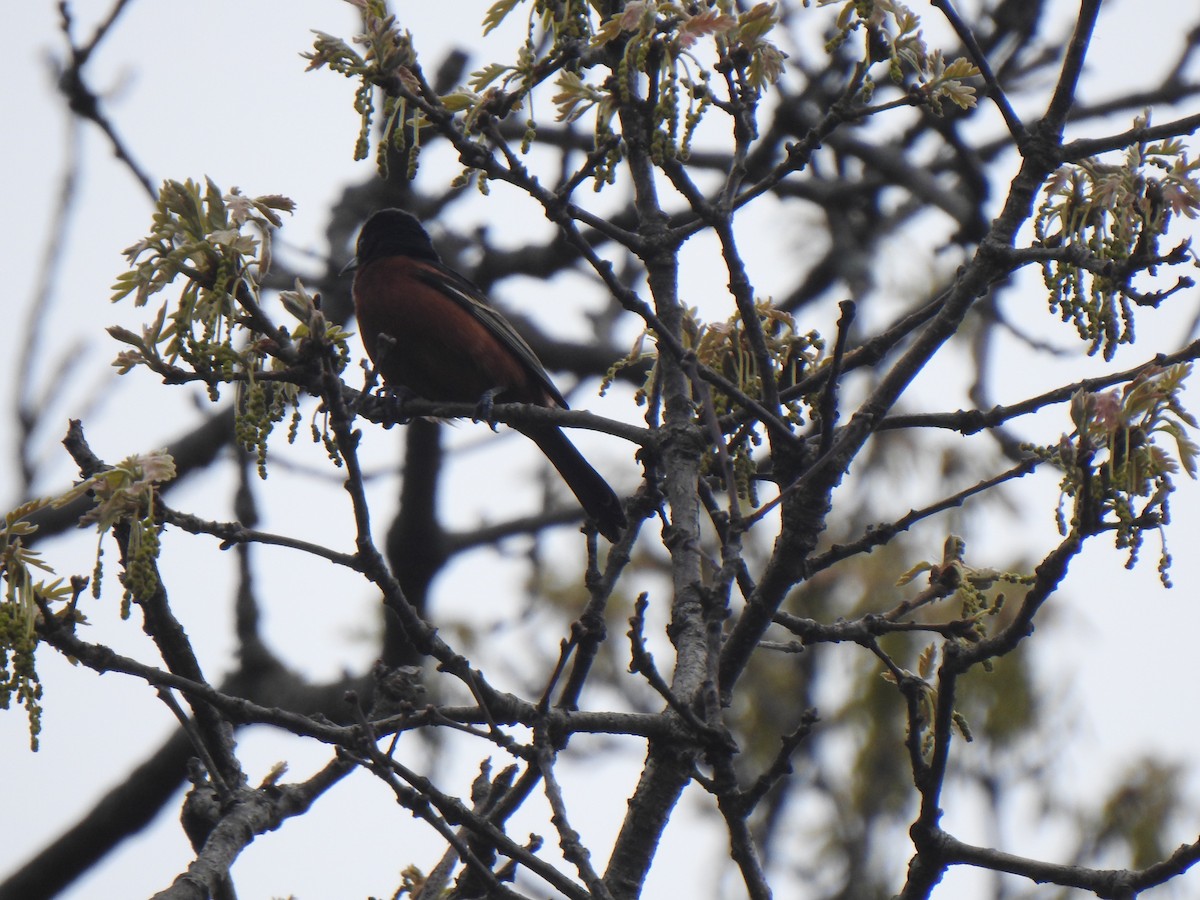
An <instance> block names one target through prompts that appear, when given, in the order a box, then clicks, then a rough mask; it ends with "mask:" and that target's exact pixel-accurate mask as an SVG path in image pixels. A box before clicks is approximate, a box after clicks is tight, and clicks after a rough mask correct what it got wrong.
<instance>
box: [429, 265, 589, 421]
mask: <svg viewBox="0 0 1200 900" xmlns="http://www.w3.org/2000/svg"><path fill="white" fill-rule="evenodd" d="M419 268H420V273H419V274H418V276H417V277H418V278H419V279H420V280H421V281H424V282H425V283H426V284H428V285H429V286H430V287H433V288H436V289H437V290H439V291H441V292H442V293H444V294H445V295H446V296H447V297H449V298H450V299H451V300H453V301H454V302H455V303H457V304H458V305H459V306H461V307H462V308H463V309H465V310H466V311H467V312H469V313H470V314H471V315H472V316H473V317H474V318H475V319H476V320H478V322H479V323H480V324H481V325H483V327H484V328H486V329H487V330H488V331H489V332H491V333H492V334H494V335H495V336H496V337H497V338H499V339H500V341H501V343H503V344H504V346H505V347H507V348H508V349H509V350H511V351H512V352H513V355H515V356H516V357H517V359H519V360H520V361H521V364H522V365H524V366H525V368H526V369H528V370H529V371H530V372H531V373H532V374H533V375H534V377H535V378H536V379H537V381H538V382H539V383H540V384H541V385H542V387H544V388H545V389H546V392H547V393H548V394H549V395H550V397H551V398H552V399H553V400H554V402H555V403H557V404H558V405H559V406H561V407H562V408H563V409H567V401H566V400H564V399H563V395H562V394H561V393H559V390H558V388H556V387H555V386H554V382H553V381H551V380H550V376H549V375H548V374H547V373H546V367H545V366H543V365H542V361H541V360H540V359H538V358H537V354H536V353H534V352H533V348H532V347H530V346H529V344H527V343H526V342H525V339H524V338H523V337H521V335H519V334H518V333H517V330H516V329H515V328H513V326H512V323H511V322H509V321H508V319H506V318H504V316H502V315H501V314H500V313H499V312H498V311H497V310H496V309H494V308H493V307H492V305H491V304H490V303H488V299H487V296H486V295H485V294H484V293H483V291H481V290H480V289H479V288H478V287H476V286H475V285H474V284H472V283H471V282H470V281H468V280H467V279H466V278H464V277H463V276H462V275H460V274H458V273H457V272H455V271H454V270H453V269H451V268H450V267H448V266H445V265H443V264H442V263H435V262H426V261H425V260H421V262H420V263H419Z"/></svg>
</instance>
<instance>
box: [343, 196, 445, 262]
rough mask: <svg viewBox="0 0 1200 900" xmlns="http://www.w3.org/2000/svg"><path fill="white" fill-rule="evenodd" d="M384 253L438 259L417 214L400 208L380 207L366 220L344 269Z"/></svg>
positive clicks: (378, 257)
mask: <svg viewBox="0 0 1200 900" xmlns="http://www.w3.org/2000/svg"><path fill="white" fill-rule="evenodd" d="M386 256H411V257H414V258H416V259H427V260H429V261H431V262H440V261H441V258H440V257H439V256H438V254H437V251H436V250H434V249H433V242H432V241H431V240H429V235H428V234H427V233H426V231H425V229H424V228H422V227H421V223H420V222H418V221H417V217H416V216H414V215H412V214H411V213H406V212H405V211H404V210H402V209H381V210H379V212H377V213H375V214H373V215H372V216H371V218H369V219H367V221H366V222H365V223H364V224H363V227H362V231H360V232H359V233H358V245H357V246H356V248H355V256H354V259H352V260H351V261H350V265H348V266H347V267H346V269H356V268H361V267H363V266H365V265H367V264H368V263H371V262H374V261H375V260H377V259H383V258H384V257H386ZM343 271H344V270H343Z"/></svg>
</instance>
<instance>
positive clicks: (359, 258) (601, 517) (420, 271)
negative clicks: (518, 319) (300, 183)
mask: <svg viewBox="0 0 1200 900" xmlns="http://www.w3.org/2000/svg"><path fill="white" fill-rule="evenodd" d="M351 270H353V271H354V288H353V293H354V311H355V316H356V318H357V319H358V326H359V331H360V333H361V336H362V341H363V345H364V346H365V348H366V351H367V356H369V357H370V359H371V363H372V365H373V366H374V368H375V371H376V372H378V373H379V375H380V377H381V378H382V379H383V383H384V385H385V386H386V387H387V388H389V389H391V390H392V391H395V392H406V393H410V394H415V395H416V396H419V397H422V398H424V399H425V400H432V401H442V402H453V403H476V404H477V409H478V410H479V411H480V417H481V418H484V419H488V418H490V412H491V405H492V402H493V401H494V400H500V401H503V402H507V403H529V404H532V405H534V406H541V407H545V408H547V409H567V408H568V407H567V401H566V400H564V399H563V395H562V394H561V393H560V392H559V390H558V388H556V387H555V386H554V383H553V382H552V381H551V380H550V376H549V375H548V374H547V373H546V369H545V367H544V366H543V365H542V363H541V361H540V360H539V359H538V358H537V354H535V353H534V352H533V349H532V348H531V347H530V346H529V344H528V343H526V342H525V340H524V339H523V338H522V337H521V336H520V335H519V334H518V333H517V331H516V329H515V328H513V326H512V324H511V323H510V322H509V321H508V320H507V319H505V318H504V316H502V315H501V314H500V313H499V312H498V311H497V310H496V309H495V307H493V306H492V305H491V303H489V302H488V298H487V296H486V295H485V294H484V293H483V291H482V290H480V289H479V288H478V287H476V286H475V285H474V284H473V283H472V282H471V281H469V280H468V279H467V278H465V277H464V276H463V275H461V274H459V273H458V272H456V271H454V270H453V269H451V268H450V267H449V266H447V265H445V264H444V263H443V262H442V259H441V257H440V256H439V255H438V253H437V251H436V250H435V249H434V247H433V242H432V241H431V240H430V238H429V234H428V232H426V230H425V228H424V227H423V226H422V225H421V222H420V221H419V220H418V219H417V217H416V216H414V215H412V214H411V213H409V212H406V211H405V210H402V209H382V210H379V211H377V212H375V213H373V214H372V215H371V216H370V217H369V218H368V219H367V221H366V222H365V223H364V224H363V226H362V229H361V231H360V232H359V235H358V242H357V244H356V246H355V255H354V258H353V259H352V260H350V262H349V263H348V264H347V265H346V267H345V268H344V269H343V270H342V271H343V272H347V271H351ZM513 427H514V428H515V429H516V430H517V431H519V432H521V433H522V434H524V435H525V436H526V437H528V438H529V439H530V440H532V441H533V442H534V443H535V444H537V446H538V449H540V450H541V451H542V453H543V454H545V456H546V458H547V459H548V460H550V463H551V464H552V465H553V466H554V468H555V469H557V470H558V473H559V475H561V476H562V479H563V481H565V482H566V484H567V487H569V488H570V489H571V492H572V493H573V494H574V495H575V497H576V498H577V499H578V500H579V504H580V506H582V507H583V511H584V512H585V513H586V514H587V517H588V518H589V519H590V520H591V521H592V523H593V524H594V525H595V526H596V529H597V531H599V532H600V534H602V535H604V537H605V538H607V539H608V540H610V541H616V540H617V539H618V538H619V536H620V533H621V531H622V529H624V528H625V525H626V520H625V514H624V512H623V511H622V509H621V501H620V500H619V499H618V498H617V495H616V494H615V493H614V492H613V489H612V488H611V487H609V485H608V482H606V481H605V480H604V478H603V477H601V475H600V474H599V473H598V472H597V471H596V470H595V469H593V468H592V466H591V465H590V464H589V463H588V461H587V460H586V459H584V457H583V454H581V453H580V452H579V450H578V449H576V447H575V445H574V444H572V443H571V441H570V440H569V439H568V438H567V436H566V435H565V434H564V433H563V432H562V429H560V428H559V427H558V426H557V425H551V424H546V423H537V424H534V423H522V424H520V425H514V426H513Z"/></svg>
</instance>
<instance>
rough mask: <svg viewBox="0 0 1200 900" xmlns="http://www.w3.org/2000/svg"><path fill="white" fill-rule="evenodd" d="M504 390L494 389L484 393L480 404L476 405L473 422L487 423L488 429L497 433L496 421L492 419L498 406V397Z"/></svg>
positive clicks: (500, 388)
mask: <svg viewBox="0 0 1200 900" xmlns="http://www.w3.org/2000/svg"><path fill="white" fill-rule="evenodd" d="M503 390H504V388H502V387H494V388H492V389H491V390H488V391H484V392H483V396H482V397H480V398H479V402H478V403H476V404H475V415H474V416H472V417H471V421H472V422H487V425H488V428H490V429H492V431H496V430H497V429H496V420H495V419H493V418H492V413H493V409H492V408H493V407H494V406H495V405H496V404H495V400H496V395H497V394H499V393H501V392H502V391H503Z"/></svg>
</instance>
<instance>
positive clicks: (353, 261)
mask: <svg viewBox="0 0 1200 900" xmlns="http://www.w3.org/2000/svg"><path fill="white" fill-rule="evenodd" d="M357 268H358V257H357V256H352V257H350V262H348V263H346V264H345V265H344V266H342V271H340V272H338V277H339V278H340V277H341V276H343V275H345V274H346V273H347V272H353V271H354V270H355V269H357Z"/></svg>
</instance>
